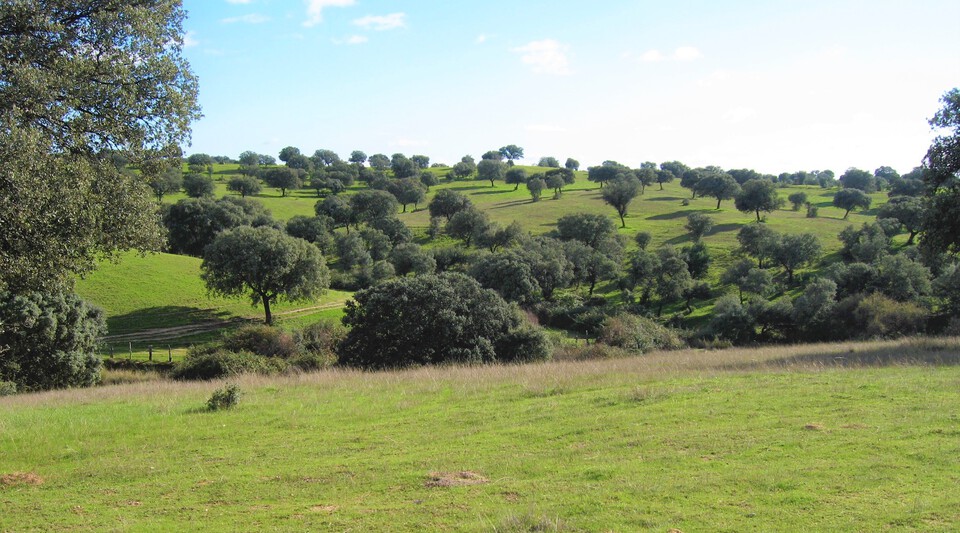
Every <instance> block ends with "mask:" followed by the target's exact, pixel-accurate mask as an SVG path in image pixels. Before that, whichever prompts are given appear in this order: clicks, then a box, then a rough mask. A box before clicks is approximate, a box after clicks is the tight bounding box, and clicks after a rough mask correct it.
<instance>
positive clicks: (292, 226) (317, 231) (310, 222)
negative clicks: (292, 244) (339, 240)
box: [286, 215, 333, 253]
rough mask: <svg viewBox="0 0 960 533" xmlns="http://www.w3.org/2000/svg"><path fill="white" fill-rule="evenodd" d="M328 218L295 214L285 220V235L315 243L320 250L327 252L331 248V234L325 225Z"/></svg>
mask: <svg viewBox="0 0 960 533" xmlns="http://www.w3.org/2000/svg"><path fill="white" fill-rule="evenodd" d="M329 220H330V219H328V218H326V217H319V216H313V217H308V216H303V215H297V216H295V217H292V218H291V219H290V220H288V221H287V226H286V231H287V235H289V236H291V237H296V238H298V239H303V240H305V241H307V242H309V243H310V244H314V245H316V246H317V248H320V251H322V252H324V253H329V252H330V251H331V250H332V249H333V234H331V233H330V228H329V227H328V226H327V221H329Z"/></svg>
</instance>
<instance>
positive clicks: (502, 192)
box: [473, 189, 513, 195]
mask: <svg viewBox="0 0 960 533" xmlns="http://www.w3.org/2000/svg"><path fill="white" fill-rule="evenodd" d="M508 192H513V189H491V190H489V191H481V192H475V193H473V194H475V195H479V194H505V193H508Z"/></svg>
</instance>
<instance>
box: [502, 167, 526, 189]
mask: <svg viewBox="0 0 960 533" xmlns="http://www.w3.org/2000/svg"><path fill="white" fill-rule="evenodd" d="M503 180H504V181H505V182H506V183H507V184H513V190H517V189H519V188H520V185H522V184H524V183H526V182H527V171H526V170H523V169H522V168H511V169H510V170H508V171H507V172H506V174H504V178H503Z"/></svg>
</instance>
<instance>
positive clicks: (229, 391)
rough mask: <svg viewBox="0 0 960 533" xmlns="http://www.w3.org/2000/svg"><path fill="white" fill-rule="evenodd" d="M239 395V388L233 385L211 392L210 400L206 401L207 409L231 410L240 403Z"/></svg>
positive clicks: (229, 384)
mask: <svg viewBox="0 0 960 533" xmlns="http://www.w3.org/2000/svg"><path fill="white" fill-rule="evenodd" d="M240 395H241V393H240V386H239V385H237V384H235V383H228V384H227V385H225V386H223V387H221V388H219V389H217V390H215V391H213V394H212V395H211V396H210V399H209V400H207V409H209V410H211V411H220V410H223V409H232V408H233V407H234V406H236V405H237V404H238V403H239V402H240Z"/></svg>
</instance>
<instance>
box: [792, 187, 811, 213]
mask: <svg viewBox="0 0 960 533" xmlns="http://www.w3.org/2000/svg"><path fill="white" fill-rule="evenodd" d="M787 200H789V201H790V204H791V205H792V206H793V210H794V211H799V210H800V206H802V205H803V204H805V203H807V193H805V192H802V191H801V192H795V193H792V194H791V195H790V196H787Z"/></svg>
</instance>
